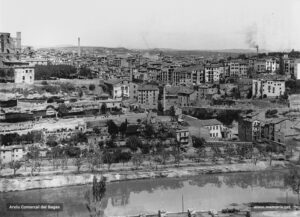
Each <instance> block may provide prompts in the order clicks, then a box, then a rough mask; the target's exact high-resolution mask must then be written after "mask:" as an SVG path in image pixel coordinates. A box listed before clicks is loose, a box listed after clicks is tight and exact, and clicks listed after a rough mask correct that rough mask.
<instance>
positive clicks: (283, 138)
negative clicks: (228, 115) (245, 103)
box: [238, 112, 300, 144]
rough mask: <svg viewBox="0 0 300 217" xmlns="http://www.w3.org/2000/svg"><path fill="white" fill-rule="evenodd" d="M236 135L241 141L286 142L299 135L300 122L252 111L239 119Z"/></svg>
mask: <svg viewBox="0 0 300 217" xmlns="http://www.w3.org/2000/svg"><path fill="white" fill-rule="evenodd" d="M238 135H239V139H240V140H241V141H248V142H254V141H261V140H269V141H273V142H277V143H284V144H286V143H288V142H289V141H291V140H293V139H294V138H297V137H299V136H300V122H299V121H298V120H297V119H288V118H270V119H267V118H265V117H264V115H263V114H261V113H258V112H254V113H250V114H247V115H244V116H243V117H242V118H241V119H240V120H239V125H238Z"/></svg>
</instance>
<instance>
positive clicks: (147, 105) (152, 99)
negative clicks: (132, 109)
mask: <svg viewBox="0 0 300 217" xmlns="http://www.w3.org/2000/svg"><path fill="white" fill-rule="evenodd" d="M158 94H159V89H158V87H157V86H156V85H150V84H146V85H141V86H139V88H138V103H139V104H140V106H141V108H144V109H157V106H158Z"/></svg>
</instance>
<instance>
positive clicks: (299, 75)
mask: <svg viewBox="0 0 300 217" xmlns="http://www.w3.org/2000/svg"><path fill="white" fill-rule="evenodd" d="M294 76H295V78H296V79H297V80H300V59H295V61H294Z"/></svg>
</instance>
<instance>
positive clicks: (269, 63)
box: [266, 58, 279, 72]
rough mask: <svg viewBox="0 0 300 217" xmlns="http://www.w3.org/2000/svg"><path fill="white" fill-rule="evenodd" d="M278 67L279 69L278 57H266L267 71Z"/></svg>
mask: <svg viewBox="0 0 300 217" xmlns="http://www.w3.org/2000/svg"><path fill="white" fill-rule="evenodd" d="M277 69H279V63H278V62H277V61H276V59H273V58H271V59H266V71H268V72H275V71H276V70H277Z"/></svg>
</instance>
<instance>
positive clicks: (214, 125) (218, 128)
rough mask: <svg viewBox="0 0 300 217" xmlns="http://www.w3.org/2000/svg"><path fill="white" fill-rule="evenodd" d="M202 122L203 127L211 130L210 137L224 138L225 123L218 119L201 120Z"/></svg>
mask: <svg viewBox="0 0 300 217" xmlns="http://www.w3.org/2000/svg"><path fill="white" fill-rule="evenodd" d="M200 124H201V126H200V127H202V128H206V129H208V130H209V137H210V138H222V137H223V136H222V131H223V130H224V125H223V124H222V123H221V122H220V121H218V120H216V119H207V120H201V121H200Z"/></svg>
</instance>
